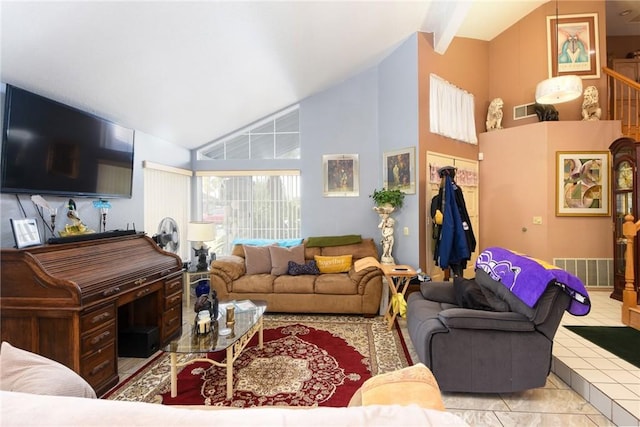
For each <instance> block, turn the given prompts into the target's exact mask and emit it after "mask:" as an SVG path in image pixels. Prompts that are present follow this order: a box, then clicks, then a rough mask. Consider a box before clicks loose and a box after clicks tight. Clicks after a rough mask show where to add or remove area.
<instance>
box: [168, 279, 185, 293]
mask: <svg viewBox="0 0 640 427" xmlns="http://www.w3.org/2000/svg"><path fill="white" fill-rule="evenodd" d="M178 291H180V292H182V276H178V277H174V278H173V279H169V280H167V281H166V282H165V284H164V293H165V295H171V294H173V293H175V292H178Z"/></svg>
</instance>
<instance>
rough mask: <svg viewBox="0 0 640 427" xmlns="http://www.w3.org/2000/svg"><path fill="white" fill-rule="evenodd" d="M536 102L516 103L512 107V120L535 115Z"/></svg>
mask: <svg viewBox="0 0 640 427" xmlns="http://www.w3.org/2000/svg"><path fill="white" fill-rule="evenodd" d="M535 105H536V104H535V103H534V102H532V103H531V104H522V105H516V106H515V107H513V120H520V119H526V118H527V117H535V115H536V109H535V107H534V106H535Z"/></svg>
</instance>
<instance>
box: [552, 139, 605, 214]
mask: <svg viewBox="0 0 640 427" xmlns="http://www.w3.org/2000/svg"><path fill="white" fill-rule="evenodd" d="M608 171H609V152H608V151H558V152H557V153H556V216H608V215H609V205H610V201H609V172H608Z"/></svg>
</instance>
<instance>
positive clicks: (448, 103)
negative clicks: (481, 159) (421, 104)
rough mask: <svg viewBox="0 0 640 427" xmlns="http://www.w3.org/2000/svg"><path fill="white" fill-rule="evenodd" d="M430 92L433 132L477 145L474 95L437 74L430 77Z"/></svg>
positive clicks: (430, 115) (430, 116)
mask: <svg viewBox="0 0 640 427" xmlns="http://www.w3.org/2000/svg"><path fill="white" fill-rule="evenodd" d="M429 91H430V96H429V110H430V113H429V118H430V120H429V121H430V130H431V132H432V133H436V134H438V135H442V136H446V137H448V138H453V139H457V140H459V141H463V142H468V143H469V144H477V143H478V137H477V135H476V122H475V118H474V98H473V95H472V94H470V93H468V92H467V91H465V90H462V89H460V88H457V87H456V86H454V85H452V84H451V83H449V82H448V81H446V80H443V79H442V78H441V77H439V76H436V75H435V74H431V75H430V78H429Z"/></svg>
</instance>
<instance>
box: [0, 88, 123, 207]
mask: <svg viewBox="0 0 640 427" xmlns="http://www.w3.org/2000/svg"><path fill="white" fill-rule="evenodd" d="M133 149H134V131H133V130H132V129H127V128H124V127H122V126H119V125H117V124H115V123H112V122H109V121H107V120H104V119H101V118H99V117H96V116H94V115H91V114H88V113H85V112H83V111H80V110H78V109H76V108H72V107H69V106H67V105H64V104H62V103H59V102H56V101H53V100H51V99H48V98H45V97H42V96H39V95H36V94H34V93H31V92H28V91H26V90H23V89H20V88H18V87H15V86H11V85H7V92H6V98H5V106H4V121H3V129H2V157H1V162H2V163H1V167H2V181H1V185H0V191H1V192H2V193H28V194H52V195H59V196H80V197H100V198H103V197H104V198H116V197H122V198H126V197H131V185H132V178H133Z"/></svg>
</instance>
